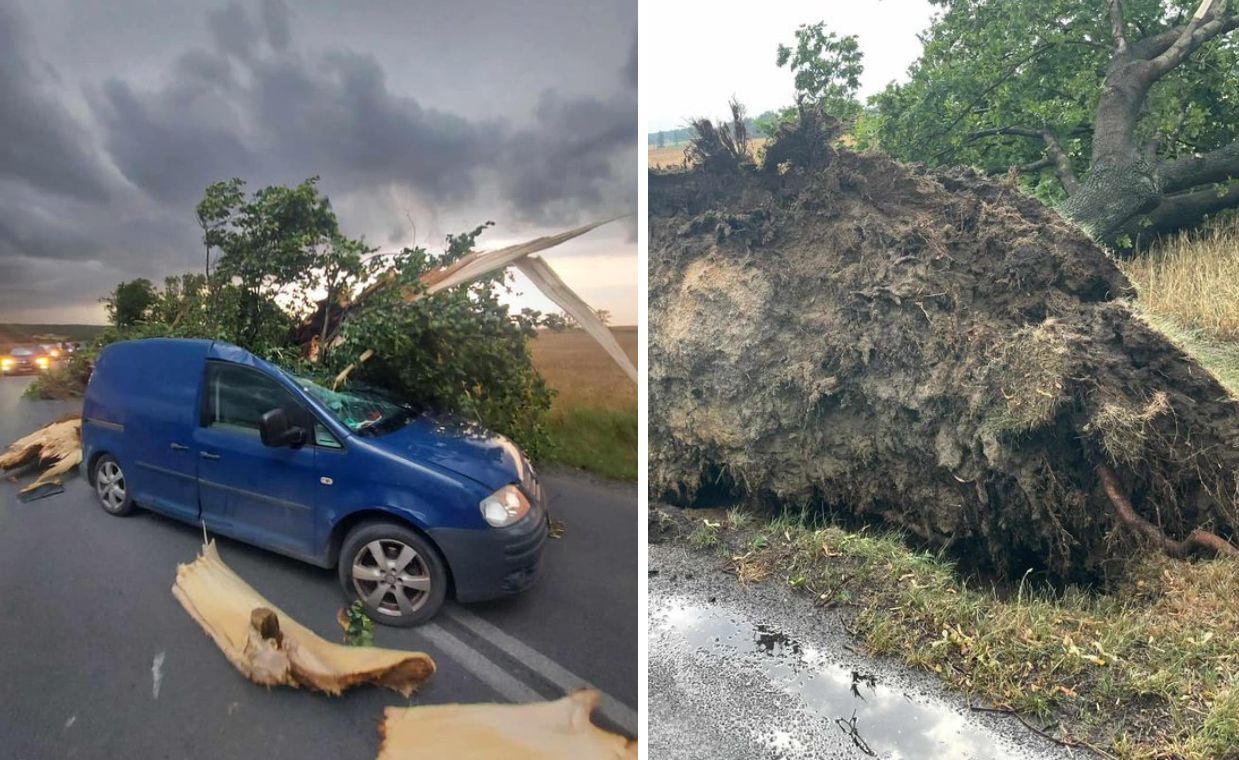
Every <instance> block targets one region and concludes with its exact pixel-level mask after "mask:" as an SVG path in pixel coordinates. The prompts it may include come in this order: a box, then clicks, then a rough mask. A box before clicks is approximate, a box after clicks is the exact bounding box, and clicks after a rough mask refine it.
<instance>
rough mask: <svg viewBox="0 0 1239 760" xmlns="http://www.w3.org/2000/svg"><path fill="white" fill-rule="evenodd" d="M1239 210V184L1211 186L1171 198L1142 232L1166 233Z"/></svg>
mask: <svg viewBox="0 0 1239 760" xmlns="http://www.w3.org/2000/svg"><path fill="white" fill-rule="evenodd" d="M1232 208H1239V182H1235V183H1233V184H1231V185H1229V186H1227V187H1224V188H1215V187H1207V188H1204V189H1202V190H1194V191H1192V192H1189V193H1179V194H1177V195H1168V196H1166V197H1165V198H1163V199H1162V202H1161V203H1160V204H1159V205H1158V206H1157V208H1155V209H1153V210H1152V211H1150V212H1149V214H1148V224H1147V225H1146V226H1145V227H1143V228H1142V229H1140V230H1138V231H1139V232H1141V233H1154V234H1164V233H1167V232H1174V231H1176V230H1181V229H1183V228H1185V227H1191V226H1194V225H1196V224H1199V223H1200V221H1201V220H1202V219H1204V217H1206V216H1208V215H1210V214H1216V213H1218V212H1219V211H1225V210H1227V209H1232Z"/></svg>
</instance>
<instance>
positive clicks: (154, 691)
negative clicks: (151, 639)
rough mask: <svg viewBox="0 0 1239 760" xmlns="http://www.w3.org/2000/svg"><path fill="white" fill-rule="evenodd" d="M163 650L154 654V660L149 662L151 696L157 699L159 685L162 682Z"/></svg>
mask: <svg viewBox="0 0 1239 760" xmlns="http://www.w3.org/2000/svg"><path fill="white" fill-rule="evenodd" d="M164 654H165V653H164V652H160V653H159V654H157V655H155V661H154V662H153V663H151V680H152V681H154V683H153V684H152V686H151V696H152V697H154V698H155V699H159V685H160V684H162V683H163V658H164Z"/></svg>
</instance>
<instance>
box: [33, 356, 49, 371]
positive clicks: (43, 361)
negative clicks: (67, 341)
mask: <svg viewBox="0 0 1239 760" xmlns="http://www.w3.org/2000/svg"><path fill="white" fill-rule="evenodd" d="M34 363H35V364H37V365H39V367H40V369H47V365H48V364H50V363H51V359H48V358H47V357H46V356H40V357H38V358H37V359H35V360H34Z"/></svg>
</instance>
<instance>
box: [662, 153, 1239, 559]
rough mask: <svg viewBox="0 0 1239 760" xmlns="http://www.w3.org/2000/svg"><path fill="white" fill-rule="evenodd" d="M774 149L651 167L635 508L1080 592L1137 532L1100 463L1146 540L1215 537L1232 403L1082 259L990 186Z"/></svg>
mask: <svg viewBox="0 0 1239 760" xmlns="http://www.w3.org/2000/svg"><path fill="white" fill-rule="evenodd" d="M797 139H800V140H801V141H804V140H803V136H797ZM785 146H791V149H784V150H778V149H777V146H776V147H775V148H774V149H768V154H767V164H768V165H767V166H766V167H759V166H755V165H752V164H747V163H746V164H739V165H737V164H734V163H733V164H732V165H730V166H720V163H722V162H716V163H715V164H713V165H711V166H710V167H709V168H700V167H699V168H696V169H692V170H688V171H681V172H676V173H659V172H654V173H651V175H650V183H649V214H650V222H649V229H650V275H649V276H650V356H649V358H650V417H649V419H650V423H649V424H650V467H651V475H650V487H651V491H652V495H653V496H655V497H660V498H669V499H671V500H673V501H677V502H680V503H684V502H687V501H691V500H692V499H693V498H694V497H696V496H697V495H698V494H699V493H700V492H701V491H702V490H703V489H713V488H722V489H726V490H728V491H730V492H731V493H732V495H734V496H736V497H739V498H741V499H745V500H748V501H751V502H757V503H764V504H769V505H776V506H778V507H779V508H782V509H786V508H794V509H806V510H813V511H828V512H833V513H835V514H843V515H848V516H851V517H857V518H861V519H865V520H868V519H880V520H881V521H884V522H886V523H889V524H892V525H895V526H898V527H901V528H903V529H905V530H907V531H909V532H911V533H912V534H915V535H916V536H919V537H920V538H921V539H923V540H925V541H926V542H928V543H930V544H932V545H935V546H944V547H949V548H950V550H951V551H952V552H953V553H954V555H955V556H957V557H959V558H961V559H964V560H965V561H967V563H968V564H969V565H971V566H975V567H978V568H979V569H986V570H991V571H996V572H998V573H1001V574H1006V575H1010V576H1015V577H1018V576H1019V575H1021V574H1023V573H1024V572H1025V571H1027V570H1028V569H1030V568H1032V569H1034V570H1038V571H1044V572H1045V573H1046V574H1047V575H1048V576H1049V577H1050V578H1052V579H1056V580H1064V581H1067V580H1088V581H1095V580H1097V579H1099V578H1102V577H1106V576H1108V575H1111V574H1113V573H1117V572H1120V571H1121V568H1122V565H1123V564H1124V560H1125V558H1126V557H1128V556H1129V555H1130V554H1131V553H1132V552H1133V551H1135V550H1137V547H1139V546H1141V543H1140V542H1141V541H1142V540H1143V539H1141V538H1140V537H1139V535H1138V531H1135V530H1132V529H1130V528H1129V527H1128V526H1126V525H1125V524H1124V523H1122V522H1121V521H1120V520H1119V518H1118V516H1117V513H1116V510H1115V508H1114V506H1113V502H1112V501H1111V500H1110V499H1109V498H1108V497H1107V496H1106V493H1105V490H1104V489H1103V487H1102V483H1101V480H1100V478H1099V477H1098V473H1097V472H1096V470H1095V468H1096V467H1097V465H1105V466H1107V467H1109V468H1111V469H1112V470H1113V471H1114V472H1115V473H1116V474H1117V481H1118V484H1119V487H1120V488H1121V489H1122V490H1123V491H1124V492H1125V494H1126V496H1127V497H1128V498H1129V500H1130V502H1131V505H1132V506H1133V508H1134V509H1135V511H1136V512H1137V513H1138V515H1139V516H1140V517H1143V518H1145V519H1147V520H1148V521H1149V522H1151V523H1153V524H1154V525H1156V526H1158V527H1159V528H1160V529H1161V530H1162V531H1163V532H1164V533H1165V534H1166V535H1167V536H1169V537H1170V538H1173V539H1181V538H1184V537H1187V536H1189V535H1190V534H1192V531H1193V530H1196V529H1203V530H1207V531H1212V532H1214V533H1216V534H1218V535H1219V536H1221V537H1223V538H1230V537H1232V536H1234V535H1235V533H1236V528H1237V527H1239V507H1237V505H1236V494H1237V474H1239V414H1237V413H1236V412H1237V411H1239V409H1237V408H1236V401H1235V400H1234V399H1233V398H1231V397H1230V396H1229V395H1228V393H1227V392H1226V390H1225V389H1224V388H1223V387H1222V386H1221V385H1220V384H1219V383H1218V382H1217V381H1216V380H1215V379H1214V377H1213V376H1212V375H1211V374H1210V373H1209V372H1208V371H1206V370H1205V369H1204V368H1203V367H1201V366H1200V365H1199V364H1198V363H1196V362H1195V361H1194V360H1192V359H1191V358H1190V357H1188V356H1187V355H1186V354H1184V353H1183V352H1182V351H1180V350H1179V349H1178V348H1176V347H1175V346H1174V345H1172V344H1171V343H1170V342H1169V341H1168V340H1167V339H1166V338H1165V337H1163V336H1162V335H1161V334H1160V333H1157V332H1156V331H1154V330H1153V329H1152V328H1150V327H1149V326H1148V325H1147V324H1145V323H1144V322H1143V321H1141V320H1140V319H1139V318H1138V317H1136V316H1135V315H1134V314H1133V312H1132V311H1131V309H1130V308H1129V306H1128V305H1127V303H1126V302H1125V300H1124V299H1126V298H1128V297H1130V296H1131V295H1132V289H1131V286H1130V285H1129V283H1128V282H1127V280H1126V279H1125V278H1124V276H1123V275H1122V273H1121V272H1120V271H1119V269H1118V268H1117V267H1116V266H1115V264H1114V262H1113V261H1112V260H1111V259H1110V258H1109V257H1108V256H1107V254H1106V253H1105V252H1104V251H1103V250H1101V249H1100V248H1099V247H1098V246H1097V245H1095V244H1094V243H1093V242H1092V241H1091V240H1090V239H1089V238H1087V237H1086V236H1085V235H1084V234H1083V233H1082V232H1080V231H1079V230H1077V229H1076V228H1075V227H1074V226H1072V225H1070V224H1069V223H1067V222H1065V221H1064V220H1063V219H1062V218H1061V217H1059V215H1058V214H1057V213H1055V212H1054V211H1053V210H1051V209H1049V208H1047V207H1046V206H1044V205H1043V204H1041V203H1040V202H1039V201H1037V200H1035V199H1033V198H1031V197H1029V196H1027V195H1025V194H1023V193H1021V192H1020V191H1019V190H1018V189H1017V188H1016V187H1014V186H1013V185H1012V184H1011V183H1009V182H1004V181H996V180H991V179H988V178H986V177H984V176H981V175H979V174H977V173H975V172H973V171H971V170H965V169H954V170H949V171H928V170H925V169H923V168H918V167H908V166H903V165H900V164H898V163H896V162H894V161H892V160H890V159H888V158H885V157H882V156H878V155H871V154H857V153H852V152H848V151H838V152H836V151H834V150H830V149H827V150H822V149H821V143H820V142H817V143H815V147H814V148H813V150H812V152H811V154H810V153H809V152H806V151H802V150H800V149H799V148H798V147H796V146H795V143H792V142H788V143H785ZM797 156H799V157H801V158H805V159H806V160H804V161H803V162H802V164H803V165H798V164H797V162H796V159H797Z"/></svg>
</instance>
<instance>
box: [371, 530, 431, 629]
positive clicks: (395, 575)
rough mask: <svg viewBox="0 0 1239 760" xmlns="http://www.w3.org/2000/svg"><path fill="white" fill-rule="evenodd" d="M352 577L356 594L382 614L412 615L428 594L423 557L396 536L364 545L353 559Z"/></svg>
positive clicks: (427, 579)
mask: <svg viewBox="0 0 1239 760" xmlns="http://www.w3.org/2000/svg"><path fill="white" fill-rule="evenodd" d="M352 576H353V587H354V588H355V589H356V591H357V595H358V596H359V597H360V598H361V599H363V600H365V602H366V604H368V605H370V607H371V608H372V609H374V610H376V611H378V612H379V613H380V614H383V615H389V616H391V617H403V616H405V615H411V614H413V613H414V612H416V611H417V610H419V609H421V607H422V606H423V605H424V604H425V603H426V600H427V599H428V598H429V596H430V570H429V568H428V567H427V564H426V561H425V559H424V558H423V557H422V556H421V555H420V554H418V553H417V551H416V550H414V549H413V547H411V546H409V545H407V544H405V543H403V542H401V541H397V540H395V539H378V540H375V541H371V542H370V543H368V544H366V545H365V546H363V547H362V548H361V550H360V551H358V552H357V555H356V556H355V557H354V558H353V567H352Z"/></svg>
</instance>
